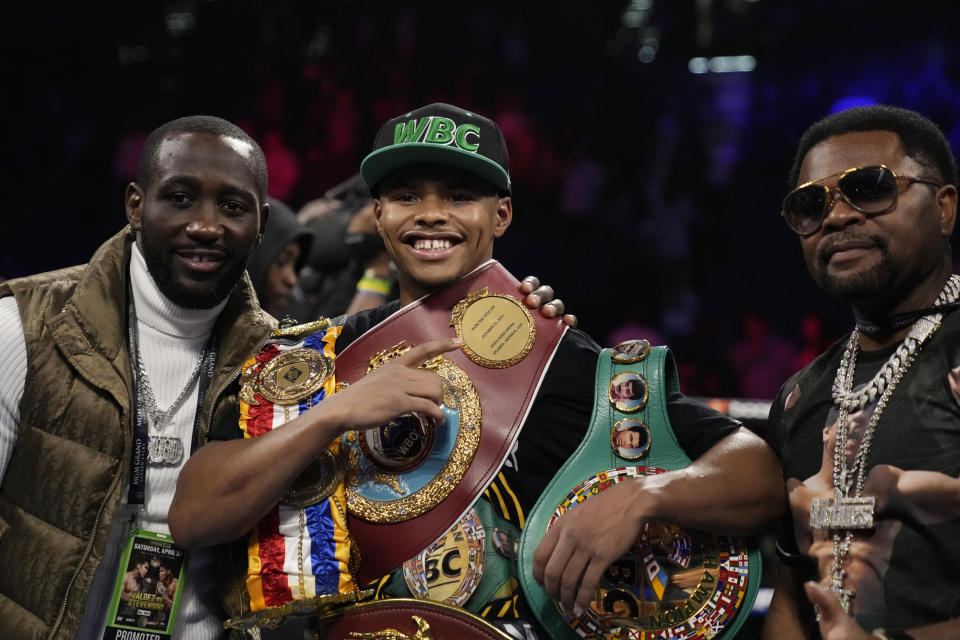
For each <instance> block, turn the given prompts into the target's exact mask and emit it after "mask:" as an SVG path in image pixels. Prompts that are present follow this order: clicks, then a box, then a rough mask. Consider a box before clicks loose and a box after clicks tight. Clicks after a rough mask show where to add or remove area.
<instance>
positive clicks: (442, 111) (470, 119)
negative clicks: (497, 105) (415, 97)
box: [360, 103, 510, 193]
mask: <svg viewBox="0 0 960 640" xmlns="http://www.w3.org/2000/svg"><path fill="white" fill-rule="evenodd" d="M414 164H439V165H444V166H449V167H454V168H456V169H460V170H462V171H466V172H468V173H472V174H474V175H476V176H478V177H479V178H482V179H483V180H486V181H487V182H490V183H491V184H493V185H494V186H495V187H497V189H499V190H500V191H503V192H505V193H510V168H509V165H510V163H509V158H508V156H507V145H506V142H505V141H504V139H503V134H502V133H501V132H500V128H499V127H498V126H497V124H496V123H495V122H494V121H493V120H491V119H489V118H485V117H483V116H481V115H478V114H476V113H473V112H471V111H466V110H465V109H461V108H460V107H455V106H453V105H450V104H444V103H434V104H429V105H427V106H425V107H420V108H419V109H415V110H413V111H410V112H409V113H405V114H403V115H401V116H397V117H395V118H392V119H391V120H388V121H387V122H385V123H384V124H383V126H381V127H380V130H379V131H378V132H377V137H376V138H375V139H374V143H373V151H371V152H370V154H369V155H368V156H367V157H366V158H364V160H363V162H362V163H361V164H360V175H361V176H362V177H363V180H364V182H366V183H367V185H368V186H370V187H376V185H377V184H378V183H379V182H380V181H381V180H382V179H383V178H384V177H385V176H387V175H388V174H390V173H392V172H394V171H396V170H398V169H401V168H403V167H407V166H410V165H414Z"/></svg>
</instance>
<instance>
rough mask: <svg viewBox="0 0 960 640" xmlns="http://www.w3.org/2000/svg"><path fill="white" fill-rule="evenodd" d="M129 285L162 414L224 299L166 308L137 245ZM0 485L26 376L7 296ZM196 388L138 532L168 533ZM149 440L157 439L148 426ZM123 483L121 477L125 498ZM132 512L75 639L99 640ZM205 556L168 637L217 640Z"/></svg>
mask: <svg viewBox="0 0 960 640" xmlns="http://www.w3.org/2000/svg"><path fill="white" fill-rule="evenodd" d="M130 282H131V285H132V289H133V299H134V304H135V307H136V313H137V339H138V342H139V348H140V358H141V360H142V361H143V366H144V369H145V370H146V373H147V378H148V379H149V381H150V387H151V389H152V390H153V394H154V397H155V398H156V401H157V406H158V407H159V408H160V409H161V410H166V409H167V408H168V407H170V405H172V404H173V402H174V400H175V399H176V398H177V396H179V395H180V392H181V391H182V390H183V388H184V386H185V385H186V383H187V382H188V381H189V379H190V375H191V373H193V370H194V367H195V366H196V364H197V361H198V360H199V359H200V354H201V352H202V351H203V348H204V346H205V345H206V344H207V340H208V339H209V337H210V332H211V330H212V329H213V325H214V323H215V322H216V320H217V316H219V315H220V312H221V311H223V308H224V306H226V300H224V301H223V302H221V303H220V304H219V305H217V306H216V307H214V308H212V309H184V308H182V307H179V306H177V305H175V304H174V303H173V302H171V301H170V300H169V299H168V298H167V297H166V296H165V295H163V293H161V292H160V290H159V289H158V288H157V285H156V283H155V282H154V280H153V277H152V276H151V275H150V272H149V271H148V270H147V265H146V262H145V261H144V259H143V255H142V254H141V253H140V250H139V248H138V247H137V245H136V244H134V245H133V250H132V255H131V259H130ZM0 362H4V363H5V367H3V368H2V369H0V483H2V482H3V476H4V474H5V473H6V468H7V464H8V462H9V461H10V456H11V455H12V453H13V448H14V445H15V444H16V437H17V425H18V423H19V419H20V409H19V407H20V400H21V398H22V396H23V389H24V382H25V379H26V375H27V352H26V344H25V342H24V339H23V325H22V323H21V322H20V314H19V311H18V309H17V303H16V300H15V298H14V297H13V296H9V297H6V298H2V299H0ZM198 393H199V384H198V382H197V381H194V382H193V385H192V388H191V390H190V391H189V392H188V393H187V397H186V398H185V399H184V401H183V403H181V405H180V407H179V408H178V409H177V410H176V412H174V414H173V415H172V416H170V417H169V418H168V422H167V425H166V427H165V428H164V429H163V432H162V435H164V436H177V437H179V438H180V439H181V441H182V442H183V445H184V453H185V455H184V459H183V461H182V462H181V463H180V464H179V465H154V464H148V465H147V478H146V500H145V504H144V506H143V510H142V511H141V512H140V513H139V515H138V518H137V523H138V526H139V527H140V528H141V529H146V530H148V531H158V532H163V533H169V531H170V530H169V528H168V527H167V511H168V510H169V509H170V502H171V501H172V500H173V494H174V491H175V490H176V486H177V476H178V475H179V474H180V469H182V468H183V464H184V463H186V461H187V457H188V456H189V455H190V444H191V439H192V435H193V424H194V417H195V414H196V410H197V396H198ZM149 422H150V423H149V427H150V435H158V434H159V432H158V431H157V427H156V425H154V424H153V421H152V420H150V421H149ZM128 484H129V478H124V490H123V496H124V499H125V498H126V495H127V493H126V492H127V485H128ZM130 510H131V507H129V505H127V506H125V508H124V509H123V510H122V511H121V514H120V517H118V519H117V522H115V523H113V526H112V527H111V530H110V533H109V538H108V546H107V552H106V554H105V557H104V560H103V562H101V563H100V566H99V567H98V568H97V572H96V575H95V576H94V582H93V587H92V588H91V590H90V594H89V597H88V600H87V609H86V613H85V614H84V620H83V623H82V624H81V628H80V631H79V633H78V635H77V637H79V638H87V637H90V638H93V637H102V635H103V626H104V624H105V622H106V613H107V607H108V606H109V602H110V596H111V595H112V592H113V587H114V584H115V581H116V577H117V572H118V567H117V565H118V564H119V561H120V552H121V551H122V547H123V540H124V536H125V534H126V531H127V520H128V519H129V514H130ZM211 560H212V558H211V556H210V554H209V553H207V552H206V551H204V550H200V551H193V552H191V554H190V559H189V562H188V568H187V579H186V580H185V581H184V582H185V585H184V591H183V594H182V596H181V599H180V610H179V612H178V613H177V620H176V626H175V628H174V633H173V637H174V638H177V639H183V640H208V639H213V638H218V637H220V636H221V635H223V627H222V626H221V620H220V610H219V606H218V605H217V595H216V584H215V582H214V579H213V575H212V567H211Z"/></svg>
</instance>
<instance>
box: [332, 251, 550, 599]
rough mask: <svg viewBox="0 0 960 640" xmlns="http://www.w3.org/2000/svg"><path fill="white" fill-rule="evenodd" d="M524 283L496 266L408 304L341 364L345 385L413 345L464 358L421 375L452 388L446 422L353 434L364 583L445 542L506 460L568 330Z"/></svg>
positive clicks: (350, 492)
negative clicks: (526, 299)
mask: <svg viewBox="0 0 960 640" xmlns="http://www.w3.org/2000/svg"><path fill="white" fill-rule="evenodd" d="M519 286H520V284H519V282H518V281H517V280H516V279H515V278H514V277H513V276H512V275H510V273H508V272H507V271H506V270H505V269H504V268H503V267H502V266H501V265H500V263H498V262H496V261H494V260H491V261H489V262H487V263H485V264H483V265H481V266H480V267H479V268H478V269H476V270H475V271H473V272H472V273H470V274H469V275H467V276H465V277H464V278H462V279H460V280H459V281H458V282H456V283H455V284H453V285H452V286H450V287H448V288H447V289H444V290H443V291H438V292H435V293H433V294H431V295H429V296H426V297H424V298H422V299H420V300H418V301H416V302H413V303H411V304H409V305H407V306H406V307H404V308H402V309H400V310H399V311H397V312H396V313H395V314H393V315H392V316H390V317H389V318H387V319H386V320H384V321H383V322H382V323H380V324H379V325H377V326H376V327H374V328H373V329H371V330H370V331H368V332H367V333H365V334H363V335H362V336H360V337H359V338H358V339H357V340H355V341H354V342H353V343H352V344H351V345H349V346H348V347H347V348H346V349H345V350H344V351H343V352H342V353H340V355H339V356H337V380H338V381H339V382H340V383H347V384H349V383H351V382H355V381H356V380H358V379H359V378H361V377H362V376H364V375H366V374H367V373H368V372H370V371H373V370H375V369H376V368H378V367H379V366H381V365H382V364H383V363H384V362H386V361H388V360H389V359H390V358H393V357H396V356H398V355H400V354H402V353H403V352H404V351H406V350H407V349H409V348H410V347H411V346H412V345H415V344H421V343H423V342H427V341H429V340H436V339H438V338H441V337H444V336H453V335H456V336H458V337H460V338H461V339H462V340H463V346H462V347H461V349H460V350H459V351H454V352H451V353H447V354H444V355H442V356H438V357H436V358H433V359H432V360H430V361H428V362H427V363H425V364H424V366H423V368H425V369H426V370H428V371H432V372H433V373H435V374H436V375H438V376H440V378H441V380H443V404H442V409H443V411H444V414H445V418H446V420H445V423H444V424H443V425H438V426H435V425H433V424H430V423H429V422H428V421H426V420H425V419H424V418H423V417H421V416H419V415H414V414H405V415H401V416H398V417H397V418H395V419H393V420H391V421H390V422H389V423H387V424H385V425H381V426H380V427H377V428H373V429H367V430H363V431H349V432H347V433H345V434H344V435H343V436H342V437H341V439H340V440H339V448H340V454H341V456H344V457H345V458H346V468H347V469H348V471H347V473H346V480H345V485H346V507H347V512H348V515H349V517H348V521H349V530H350V533H351V537H352V539H353V540H354V541H355V543H356V544H357V545H358V546H359V549H360V551H361V557H362V560H361V562H360V565H359V567H358V568H357V570H356V573H355V575H356V578H357V581H358V583H359V584H367V583H369V582H371V581H373V580H376V579H377V578H379V577H380V576H382V575H384V574H386V573H389V572H390V571H391V570H393V569H395V568H396V567H399V566H400V565H401V564H402V563H403V562H404V561H405V560H408V559H410V558H413V557H414V556H416V555H417V554H419V553H420V552H421V551H423V550H424V549H425V548H426V547H427V546H428V545H430V544H431V543H433V542H434V541H436V540H438V539H439V538H441V537H442V536H444V535H445V533H446V532H447V530H448V529H449V528H450V526H451V525H452V524H454V523H455V522H457V521H458V520H459V519H461V518H462V517H463V516H465V515H466V514H467V511H468V510H469V509H470V507H471V505H472V504H473V503H474V501H475V500H476V498H477V496H479V495H480V494H481V493H482V492H483V490H484V489H485V488H486V487H487V485H488V484H489V483H490V481H491V479H492V478H493V477H494V475H495V474H496V473H497V471H498V470H499V469H500V467H501V465H502V464H503V461H504V460H505V459H506V458H507V456H508V455H509V453H510V450H511V449H512V447H513V444H514V442H515V440H516V438H517V436H518V434H519V431H520V427H521V425H522V424H523V421H524V419H525V418H526V416H527V413H528V411H529V408H530V405H531V403H532V401H533V398H534V396H535V395H536V392H537V389H538V388H539V384H540V381H541V379H542V378H543V375H544V374H545V372H546V368H547V365H548V364H549V362H550V360H551V359H552V357H553V354H554V352H555V350H556V348H557V345H558V344H559V342H560V338H561V337H562V336H563V333H564V331H565V330H566V328H565V327H564V325H563V323H562V322H561V321H560V320H559V319H553V320H551V319H547V318H544V317H543V316H542V315H540V314H531V313H530V311H529V310H527V308H526V306H525V305H524V304H523V302H522V301H520V300H518V299H517V298H516V297H514V294H516V293H517V291H518V290H519Z"/></svg>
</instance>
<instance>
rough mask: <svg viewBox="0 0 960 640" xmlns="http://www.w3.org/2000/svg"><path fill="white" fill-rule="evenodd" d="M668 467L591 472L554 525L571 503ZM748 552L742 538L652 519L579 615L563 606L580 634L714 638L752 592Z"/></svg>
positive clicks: (608, 638)
mask: <svg viewBox="0 0 960 640" xmlns="http://www.w3.org/2000/svg"><path fill="white" fill-rule="evenodd" d="M664 471H665V470H663V469H658V468H654V467H618V468H616V469H610V470H608V471H604V472H602V473H598V474H596V475H594V476H591V477H589V478H587V479H586V480H584V481H583V482H581V483H580V484H579V485H577V486H576V487H575V488H574V489H573V491H571V492H570V493H569V494H567V496H566V498H565V499H564V501H563V502H562V503H561V504H560V505H558V507H557V508H556V510H555V511H554V514H553V517H552V518H551V520H550V524H549V525H548V526H547V529H548V530H549V528H550V526H552V525H553V523H554V522H556V521H557V519H558V518H559V517H560V516H561V515H562V514H563V513H565V512H566V511H567V510H568V509H575V508H576V507H577V505H579V504H581V503H582V502H584V501H585V500H588V499H590V498H591V497H593V496H595V495H597V494H599V493H601V492H603V491H605V490H606V489H609V488H610V487H612V486H614V485H616V484H617V483H619V482H622V481H624V480H628V479H631V478H638V477H641V476H646V475H653V474H657V473H663V472H664ZM748 555H749V551H748V549H747V544H746V542H745V541H744V540H742V539H740V538H735V537H729V536H714V535H711V534H708V533H704V532H701V531H696V530H693V529H686V528H682V527H678V526H674V525H665V524H659V523H648V524H647V525H646V526H645V527H644V529H643V531H642V533H641V536H640V538H639V539H638V540H637V542H636V543H635V544H634V546H633V547H632V548H631V549H630V550H629V551H628V552H627V553H626V554H624V555H623V556H621V557H620V559H619V560H617V561H615V562H614V563H613V564H611V565H610V567H609V568H608V569H607V571H606V572H605V573H604V575H603V576H602V577H601V579H600V584H599V586H598V588H597V591H596V594H595V597H594V599H593V601H591V602H590V605H589V606H588V607H587V608H586V609H584V610H583V611H582V612H581V614H580V615H579V616H577V615H574V614H573V613H572V612H571V611H567V610H566V609H565V608H564V607H563V605H560V604H557V605H556V606H557V608H558V609H559V610H560V614H561V615H562V617H563V619H564V621H566V623H567V624H568V625H570V627H571V628H572V629H573V630H574V631H575V632H576V633H577V634H579V635H580V636H582V637H584V638H589V639H591V640H638V639H639V640H652V639H653V638H655V637H662V638H676V639H688V640H694V639H696V640H701V639H702V640H706V639H709V638H713V637H715V636H717V635H718V634H720V633H721V632H722V631H723V629H724V627H725V626H726V625H727V624H728V623H729V622H732V621H733V619H734V617H735V616H736V614H737V611H738V608H739V607H740V604H741V603H742V601H743V598H744V595H745V594H746V592H747V576H748Z"/></svg>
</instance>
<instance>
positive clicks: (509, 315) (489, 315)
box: [450, 288, 537, 369]
mask: <svg viewBox="0 0 960 640" xmlns="http://www.w3.org/2000/svg"><path fill="white" fill-rule="evenodd" d="M450 326H451V327H453V328H454V330H455V331H456V332H457V337H458V338H460V339H461V340H463V346H462V347H461V349H462V350H463V353H464V354H465V355H466V356H467V357H468V358H470V359H471V360H473V361H474V362H476V363H477V364H479V365H480V366H481V367H487V368H488V369H505V368H507V367H512V366H513V365H515V364H517V363H518V362H520V361H521V360H523V359H524V358H525V357H527V354H528V353H530V350H531V349H532V348H533V343H534V341H535V340H536V337H537V329H536V326H535V325H534V321H533V316H532V315H531V314H530V311H529V310H528V309H527V307H526V305H524V304H523V303H522V302H521V301H519V300H517V299H516V298H514V297H513V296H511V295H507V294H505V293H490V292H489V290H488V289H486V288H483V289H481V290H480V291H474V292H472V293H470V294H468V295H467V297H466V298H464V299H463V300H461V301H460V302H458V303H457V304H456V305H454V307H453V312H452V313H451V317H450Z"/></svg>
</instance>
